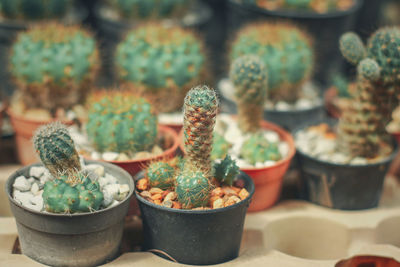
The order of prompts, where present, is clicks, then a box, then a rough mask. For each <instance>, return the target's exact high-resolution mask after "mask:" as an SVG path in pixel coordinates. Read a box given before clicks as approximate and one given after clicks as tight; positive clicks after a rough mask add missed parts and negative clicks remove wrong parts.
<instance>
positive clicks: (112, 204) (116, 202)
mask: <svg viewBox="0 0 400 267" xmlns="http://www.w3.org/2000/svg"><path fill="white" fill-rule="evenodd" d="M118 204H119V201H117V200H113V202H112V203H111V205H110V207H115V206H117V205H118Z"/></svg>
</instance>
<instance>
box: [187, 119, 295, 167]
mask: <svg viewBox="0 0 400 267" xmlns="http://www.w3.org/2000/svg"><path fill="white" fill-rule="evenodd" d="M230 116H231V117H233V118H234V119H236V115H230ZM261 128H262V129H268V130H272V131H274V132H276V133H277V134H278V135H279V137H280V138H281V140H282V141H285V142H286V143H287V144H288V145H289V153H288V154H287V155H286V156H285V157H284V158H282V159H280V160H278V161H276V162H275V164H274V165H271V166H265V167H246V168H240V170H242V171H244V172H249V171H261V170H268V169H273V168H276V167H278V166H280V165H283V164H285V163H287V162H288V161H291V160H292V158H293V157H294V155H295V154H296V146H295V143H294V139H293V136H292V135H291V134H290V133H289V132H287V131H286V130H284V129H283V128H282V127H280V126H278V125H277V124H275V123H272V122H269V121H266V120H262V121H261ZM183 131H184V129H183V128H182V129H181V131H180V132H179V148H180V149H181V151H182V153H185V152H184V151H185V150H184V146H183Z"/></svg>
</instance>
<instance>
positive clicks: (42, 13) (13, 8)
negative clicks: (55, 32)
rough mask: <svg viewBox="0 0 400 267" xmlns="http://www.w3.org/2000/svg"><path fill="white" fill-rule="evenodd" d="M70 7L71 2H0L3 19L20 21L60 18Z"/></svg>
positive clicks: (3, 0)
mask: <svg viewBox="0 0 400 267" xmlns="http://www.w3.org/2000/svg"><path fill="white" fill-rule="evenodd" d="M71 5H72V0H0V10H1V14H2V15H3V16H4V17H6V18H9V19H21V20H44V19H52V18H60V17H63V16H64V15H65V14H66V13H67V11H68V9H69V7H70V6H71Z"/></svg>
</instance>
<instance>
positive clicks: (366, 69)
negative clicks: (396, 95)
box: [357, 58, 380, 81]
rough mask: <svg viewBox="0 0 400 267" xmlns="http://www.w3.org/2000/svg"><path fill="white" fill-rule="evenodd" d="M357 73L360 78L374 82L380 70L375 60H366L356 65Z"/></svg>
mask: <svg viewBox="0 0 400 267" xmlns="http://www.w3.org/2000/svg"><path fill="white" fill-rule="evenodd" d="M357 72H358V74H359V75H360V77H363V78H364V79H367V80H370V81H376V80H378V79H379V77H380V68H379V65H378V63H376V61H375V60H373V59H370V58H366V59H363V60H361V62H360V63H359V64H358V67H357Z"/></svg>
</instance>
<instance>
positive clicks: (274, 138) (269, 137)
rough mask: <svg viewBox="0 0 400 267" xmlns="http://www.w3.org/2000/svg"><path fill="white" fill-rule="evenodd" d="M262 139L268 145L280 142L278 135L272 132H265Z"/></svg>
mask: <svg viewBox="0 0 400 267" xmlns="http://www.w3.org/2000/svg"><path fill="white" fill-rule="evenodd" d="M264 138H265V139H267V141H268V142H270V143H278V142H279V141H280V138H279V134H278V133H276V132H273V131H265V132H264Z"/></svg>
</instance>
